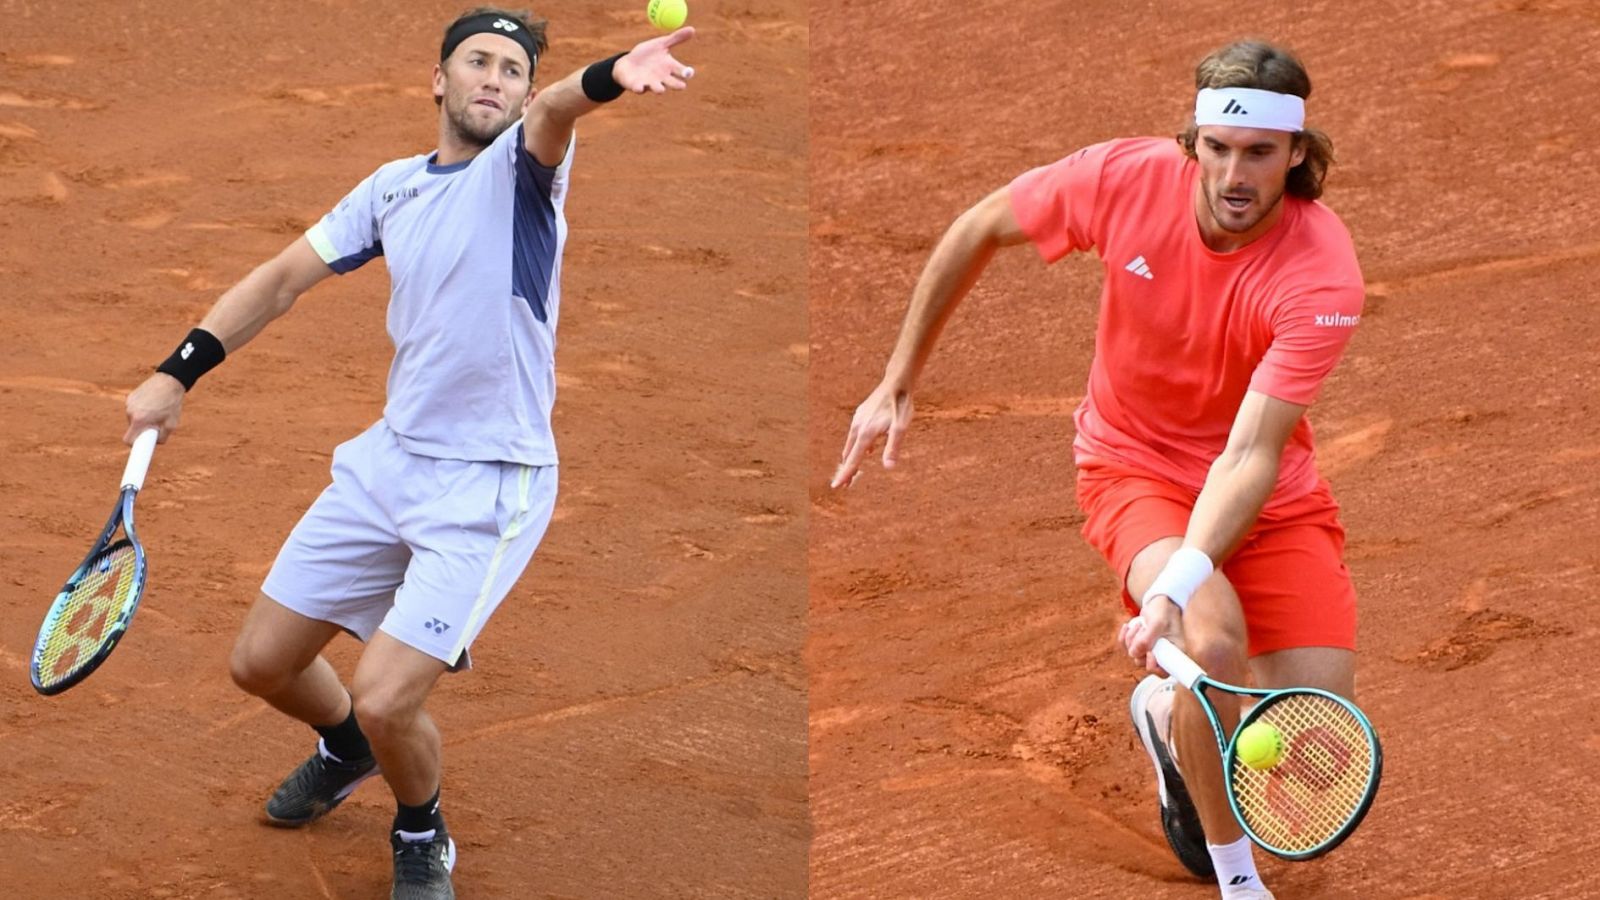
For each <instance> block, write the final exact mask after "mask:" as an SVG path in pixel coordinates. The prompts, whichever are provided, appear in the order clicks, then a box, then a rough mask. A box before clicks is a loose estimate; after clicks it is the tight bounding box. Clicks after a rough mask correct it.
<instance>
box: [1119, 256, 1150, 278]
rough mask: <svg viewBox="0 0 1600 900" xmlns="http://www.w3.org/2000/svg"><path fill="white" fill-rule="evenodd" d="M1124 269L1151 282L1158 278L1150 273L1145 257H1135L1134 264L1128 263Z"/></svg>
mask: <svg viewBox="0 0 1600 900" xmlns="http://www.w3.org/2000/svg"><path fill="white" fill-rule="evenodd" d="M1123 268H1124V269H1127V270H1128V271H1129V272H1132V273H1133V274H1135V275H1138V276H1139V277H1140V278H1148V279H1150V280H1151V281H1154V280H1155V279H1156V276H1155V275H1153V274H1151V272H1150V266H1149V264H1148V263H1146V262H1145V261H1144V257H1142V256H1135V257H1134V258H1133V262H1131V263H1128V264H1127V265H1125V266H1123Z"/></svg>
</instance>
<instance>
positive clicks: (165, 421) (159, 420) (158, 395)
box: [122, 372, 184, 444]
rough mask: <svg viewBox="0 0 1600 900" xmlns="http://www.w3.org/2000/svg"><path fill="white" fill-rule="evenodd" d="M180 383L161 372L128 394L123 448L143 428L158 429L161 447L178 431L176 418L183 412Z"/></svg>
mask: <svg viewBox="0 0 1600 900" xmlns="http://www.w3.org/2000/svg"><path fill="white" fill-rule="evenodd" d="M183 395H184V390H183V383H182V382H180V381H179V380H178V379H176V378H173V377H172V376H171V375H167V374H165V373H163V372H157V373H156V374H154V375H151V376H150V377H149V378H146V379H145V380H144V383H143V384H141V385H139V386H138V387H136V388H134V389H133V391H132V393H130V394H128V430H127V432H125V433H124V434H123V435H122V442H123V443H124V444H132V443H133V439H134V437H135V436H137V435H138V434H139V432H141V431H143V430H145V429H146V428H155V429H159V430H160V432H161V438H160V442H161V443H166V441H167V435H169V434H171V433H172V432H174V431H176V430H177V428H178V415H179V413H181V412H183Z"/></svg>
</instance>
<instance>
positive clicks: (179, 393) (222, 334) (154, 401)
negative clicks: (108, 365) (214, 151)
mask: <svg viewBox="0 0 1600 900" xmlns="http://www.w3.org/2000/svg"><path fill="white" fill-rule="evenodd" d="M331 274H333V270H332V269H330V268H328V264H327V263H325V262H323V261H322V257H320V256H318V255H317V251H316V250H314V249H312V247H311V244H310V242H309V241H307V240H306V239H305V238H304V237H301V238H299V239H298V240H296V241H295V242H294V243H292V244H290V245H289V246H288V247H287V248H285V249H284V251H283V252H282V253H279V254H278V255H277V256H275V257H273V258H272V259H270V260H268V261H267V262H265V263H262V264H261V265H259V266H257V267H256V268H255V270H254V271H252V272H251V273H250V274H249V275H246V276H245V277H244V278H243V279H242V280H241V281H240V282H239V283H238V284H235V285H234V286H233V287H231V288H229V289H228V290H227V291H225V292H224V293H223V295H222V296H221V297H219V298H218V299H217V302H216V303H215V304H213V305H212V307H211V310H210V311H209V312H207V313H206V315H205V318H203V319H201V320H200V327H199V329H198V330H200V331H204V332H206V333H207V334H208V335H209V337H210V338H212V339H214V340H215V341H216V342H217V343H218V344H220V347H217V348H215V349H216V350H217V351H219V352H224V353H232V352H233V351H235V350H238V349H239V348H240V347H243V346H244V345H245V344H246V343H248V342H249V341H250V339H251V338H253V337H255V336H256V335H257V334H260V333H261V329H263V328H265V327H267V323H268V322H271V321H272V320H273V319H276V318H277V317H279V316H281V315H283V314H284V313H286V312H288V311H289V308H290V307H291V306H293V305H294V302H295V300H296V299H298V298H299V297H300V295H301V294H303V293H305V292H306V291H307V290H310V289H311V286H312V285H314V284H316V283H317V282H319V281H321V280H322V279H324V278H326V277H328V276H329V275H331ZM193 337H194V333H193V332H191V337H190V338H189V339H185V341H184V343H183V344H181V345H179V348H178V350H177V352H176V353H174V357H175V358H176V359H177V360H178V362H179V363H180V364H188V363H189V361H190V360H191V359H194V354H196V353H200V354H204V353H206V352H207V347H204V346H201V347H195V346H194V344H195V341H194V340H193ZM201 343H205V341H204V339H202V341H201ZM186 353H187V354H188V355H187V356H185V354H186ZM218 360H219V361H220V356H219V357H218ZM166 365H167V364H165V363H164V364H163V366H164V367H166ZM192 384H193V382H192V380H191V382H190V384H188V385H186V384H184V382H182V381H180V380H179V379H178V377H177V376H175V375H171V374H168V373H166V372H157V373H155V374H154V375H151V376H150V377H149V378H146V379H145V380H144V383H143V384H141V385H139V386H138V387H137V388H134V390H133V392H132V393H130V394H128V403H127V413H128V430H127V432H125V433H124V434H123V436H122V440H123V441H124V442H125V443H129V444H131V443H133V439H134V437H135V436H137V435H138V434H139V432H141V431H143V430H145V429H146V428H156V429H159V430H160V432H161V437H160V440H161V441H162V442H163V443H164V442H165V441H166V439H167V436H168V435H169V434H171V433H172V432H173V431H174V430H175V429H177V427H178V416H179V414H180V413H181V412H182V411H183V397H184V394H185V393H186V392H187V391H188V389H189V387H190V386H192Z"/></svg>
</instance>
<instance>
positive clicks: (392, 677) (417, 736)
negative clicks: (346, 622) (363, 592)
mask: <svg viewBox="0 0 1600 900" xmlns="http://www.w3.org/2000/svg"><path fill="white" fill-rule="evenodd" d="M447 668H448V666H446V665H445V664H444V662H443V661H441V660H438V659H435V658H434V657H432V656H429V655H428V654H426V653H424V652H422V651H421V650H418V649H416V648H415V647H412V646H410V645H408V644H406V643H404V642H402V641H400V640H399V639H397V638H395V637H394V636H393V635H391V634H389V633H388V632H386V631H381V630H380V631H379V632H377V633H376V634H374V635H373V636H372V640H371V641H369V642H368V643H367V648H366V650H364V651H363V652H362V654H361V661H360V662H359V663H358V664H357V665H356V674H355V678H354V679H353V681H352V682H351V693H352V695H353V696H354V697H355V705H356V718H357V719H358V720H359V721H360V722H361V729H362V731H364V732H366V735H367V740H369V741H371V742H372V750H373V752H374V753H375V754H376V755H377V757H378V761H379V763H380V764H381V765H382V766H383V775H384V779H385V780H386V781H388V782H389V785H390V787H392V788H394V793H395V798H396V799H397V800H399V801H400V802H401V803H406V804H411V805H416V804H419V803H422V802H423V801H425V800H427V799H428V798H429V797H432V796H433V794H434V793H435V792H436V791H437V790H438V788H439V759H440V749H439V748H440V744H439V730H438V729H437V728H435V727H434V725H433V720H432V719H431V718H429V717H428V715H427V713H425V712H423V709H422V704H423V702H424V701H425V700H427V698H428V693H429V692H430V691H432V690H433V686H434V684H435V683H437V682H438V680H439V676H440V675H443V674H444V673H445V671H446V669H447Z"/></svg>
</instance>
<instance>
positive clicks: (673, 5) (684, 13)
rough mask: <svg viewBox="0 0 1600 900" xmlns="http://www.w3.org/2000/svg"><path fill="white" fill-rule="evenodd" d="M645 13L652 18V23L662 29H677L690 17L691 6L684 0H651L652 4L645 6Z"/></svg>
mask: <svg viewBox="0 0 1600 900" xmlns="http://www.w3.org/2000/svg"><path fill="white" fill-rule="evenodd" d="M644 14H645V16H646V17H648V18H649V19H650V24H651V25H654V26H655V27H657V28H659V29H661V30H662V31H677V30H678V29H679V28H682V27H683V22H684V20H685V19H687V18H689V7H688V5H687V4H685V3H684V2H683V0H650V5H649V6H646V7H645V8H644Z"/></svg>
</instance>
